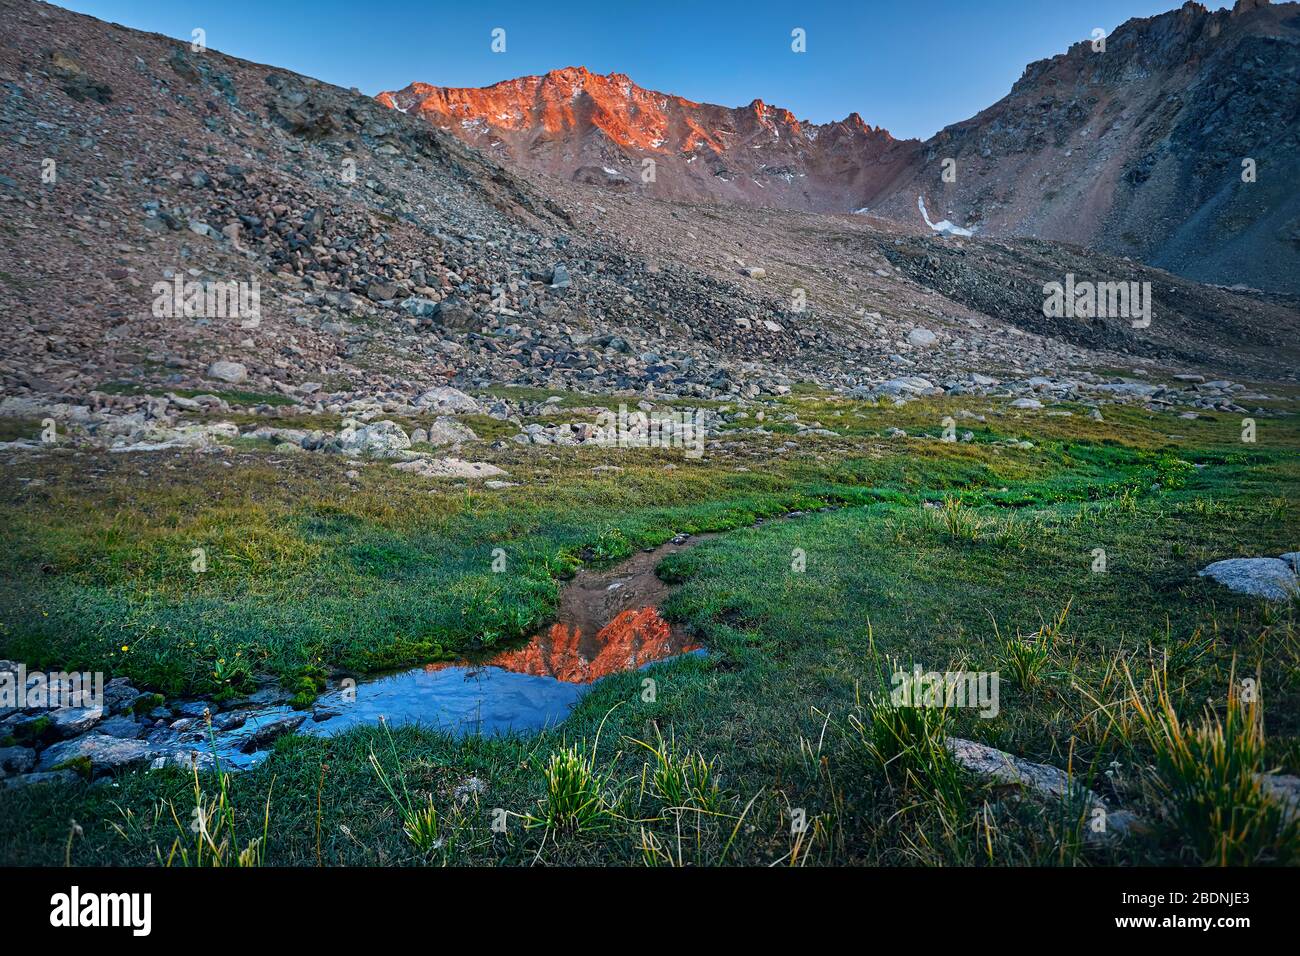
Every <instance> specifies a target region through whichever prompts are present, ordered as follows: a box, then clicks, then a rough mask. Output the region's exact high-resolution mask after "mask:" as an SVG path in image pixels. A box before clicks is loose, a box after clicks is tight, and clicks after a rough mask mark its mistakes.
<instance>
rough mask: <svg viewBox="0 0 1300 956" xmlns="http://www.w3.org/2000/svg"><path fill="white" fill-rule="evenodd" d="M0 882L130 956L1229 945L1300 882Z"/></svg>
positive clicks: (16, 922) (57, 921)
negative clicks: (811, 937) (946, 943)
mask: <svg viewBox="0 0 1300 956" xmlns="http://www.w3.org/2000/svg"><path fill="white" fill-rule="evenodd" d="M0 883H2V884H3V886H4V889H3V891H2V892H3V899H4V900H5V911H6V912H5V917H6V918H5V923H6V928H7V929H8V930H9V931H10V932H14V931H16V933H17V938H16V939H13V940H12V941H14V942H17V939H23V938H26V937H28V935H29V934H30V935H32V936H41V937H44V936H48V937H50V938H53V939H57V938H58V937H60V936H62V937H65V938H66V939H67V940H68V941H73V940H74V939H75V940H76V941H79V942H86V941H91V940H92V939H93V938H103V939H106V940H107V939H108V938H110V937H113V938H116V939H117V940H119V941H121V942H122V943H125V945H126V946H127V947H133V946H135V945H139V944H144V945H148V944H151V943H156V942H162V943H167V944H171V943H184V944H189V945H194V944H196V943H198V944H202V943H203V941H204V940H208V941H209V942H211V943H216V944H221V943H224V942H229V941H230V940H232V939H240V938H248V939H255V940H256V943H257V945H259V946H260V945H262V944H264V943H272V944H273V943H276V942H280V941H283V942H285V943H293V944H297V945H302V944H308V945H311V944H324V945H337V944H340V943H342V942H344V941H346V940H348V939H350V938H354V937H355V938H356V939H358V940H359V941H364V940H365V939H367V938H369V939H371V940H373V934H374V932H375V926H376V921H382V922H383V923H385V924H387V925H388V926H389V927H390V928H396V927H398V926H401V925H405V926H406V927H408V928H409V929H410V930H412V931H418V929H419V927H420V926H421V924H422V923H426V922H433V921H449V922H450V923H451V925H450V926H446V927H444V928H445V929H450V930H453V931H455V925H456V924H457V923H462V922H463V926H464V927H465V928H468V927H469V926H471V925H472V926H474V927H475V928H476V930H475V931H476V932H477V933H483V932H484V931H486V932H487V933H490V934H491V941H492V942H493V943H497V942H499V940H500V937H501V936H502V934H504V935H505V936H506V937H516V936H517V938H519V939H520V940H521V941H529V942H539V941H541V940H544V939H546V938H547V937H550V938H551V939H552V940H554V939H555V936H554V934H556V933H557V932H566V933H567V932H575V931H581V932H583V933H584V935H587V937H588V939H608V940H616V939H620V938H623V937H624V936H625V934H627V933H628V932H630V931H637V932H646V933H650V934H658V933H660V932H665V931H666V932H675V930H673V927H674V926H675V925H676V926H680V925H681V924H680V923H679V922H678V921H679V919H686V920H688V921H689V922H690V923H691V924H692V925H694V924H697V923H699V922H701V921H703V922H704V924H705V925H709V924H715V925H717V926H718V928H720V929H724V928H725V931H726V932H727V933H728V934H729V935H731V934H739V935H741V936H743V935H744V931H745V930H746V929H750V928H752V929H754V930H758V931H760V932H763V933H767V932H769V931H770V930H771V929H773V928H776V927H777V926H779V925H780V924H781V923H782V922H783V921H789V922H791V924H792V928H793V927H797V926H799V925H803V926H804V929H805V931H806V930H807V928H808V925H809V924H808V921H809V920H812V921H813V924H812V925H814V926H815V927H816V929H817V930H818V932H819V933H820V932H821V931H822V930H824V929H825V928H829V927H831V926H834V925H835V924H837V923H840V924H843V925H845V926H846V927H851V929H852V930H853V931H857V932H861V931H862V930H863V929H864V928H865V926H868V925H870V926H873V927H879V928H882V929H884V928H888V926H889V925H891V924H892V925H894V926H897V927H900V928H901V927H906V926H911V927H912V929H913V931H915V930H916V929H917V928H922V927H928V928H929V930H932V931H935V932H939V933H944V934H946V933H950V932H953V931H957V932H960V929H959V924H960V923H961V922H962V921H968V922H969V923H970V928H975V929H979V930H983V931H990V930H993V929H994V928H995V927H998V928H999V929H1000V930H1001V931H1006V930H1011V931H1024V930H1040V931H1046V932H1055V933H1057V934H1061V933H1068V934H1069V936H1068V938H1070V939H1071V940H1076V941H1087V940H1090V939H1094V938H1098V937H1111V936H1125V935H1129V936H1141V937H1145V938H1147V939H1148V940H1150V939H1152V938H1153V937H1155V938H1160V937H1163V938H1185V937H1186V936H1188V935H1190V934H1194V933H1195V934H1201V935H1202V936H1204V937H1206V938H1209V939H1213V940H1215V941H1216V942H1218V941H1225V942H1226V941H1231V940H1232V939H1234V938H1235V937H1236V936H1237V935H1238V934H1241V933H1251V932H1254V931H1258V930H1264V931H1266V932H1269V931H1271V932H1272V933H1278V932H1279V931H1282V930H1284V929H1290V928H1292V927H1294V925H1295V922H1296V909H1295V899H1296V889H1297V884H1298V883H1300V880H1297V874H1296V871H1295V870H1262V869H1251V870H1243V869H1238V870H1176V869H1110V870H1099V869H1074V870H1050V869H1020V870H993V869H942V870H916V869H909V870H880V869H822V870H814V869H807V870H787V871H784V872H783V871H780V870H758V869H743V870H742V869H723V870H680V871H677V872H667V871H663V870H645V869H615V870H597V869H544V868H535V869H531V870H501V869H475V870H414V869H346V868H340V869H317V870H312V869H262V870H161V869H157V870H143V869H116V870H115V869H9V870H0ZM670 894H671V895H670ZM674 901H676V902H675V903H674ZM738 904H739V905H738ZM674 910H677V911H678V912H676V913H674ZM512 914H513V915H512ZM637 927H639V928H640V929H639V930H637V929H636V928H637ZM429 928H433V927H432V926H430V927H429ZM246 933H247V934H249V935H248V936H247V937H245V935H244V934H246ZM607 934H608V935H607ZM1049 938H1050V937H1049Z"/></svg>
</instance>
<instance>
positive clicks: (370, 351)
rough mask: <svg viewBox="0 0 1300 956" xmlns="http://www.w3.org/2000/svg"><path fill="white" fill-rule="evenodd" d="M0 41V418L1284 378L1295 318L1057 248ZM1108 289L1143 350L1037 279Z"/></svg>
mask: <svg viewBox="0 0 1300 956" xmlns="http://www.w3.org/2000/svg"><path fill="white" fill-rule="evenodd" d="M0 27H2V28H3V33H4V36H5V41H6V42H5V43H4V45H3V46H0V88H2V90H3V94H4V95H3V96H2V97H0V169H3V170H4V174H3V175H0V311H3V313H4V315H5V316H6V320H7V323H8V325H7V333H8V334H7V335H6V336H5V338H4V340H3V345H0V385H2V386H3V391H4V402H3V405H2V406H0V407H2V408H3V409H4V410H3V411H0V416H7V417H20V418H28V419H34V420H35V421H37V422H39V421H40V419H42V418H43V417H45V415H46V413H47V412H48V410H49V409H51V408H55V409H60V410H61V411H60V413H59V415H56V416H54V417H59V416H62V417H61V418H60V421H61V422H65V421H67V422H73V423H80V424H78V425H77V427H79V428H80V427H81V426H82V425H85V428H83V429H82V430H83V431H87V432H101V431H102V432H103V434H104V436H106V438H105V441H106V442H111V443H125V444H126V445H127V446H128V447H137V446H138V447H144V446H148V445H150V444H157V443H160V442H172V441H175V442H180V443H182V444H184V443H187V442H191V441H196V442H206V441H209V440H218V441H220V440H224V439H225V438H228V437H230V436H224V438H223V436H222V435H215V436H213V435H207V434H206V433H202V434H200V433H198V432H194V433H192V434H191V433H189V432H177V431H176V430H175V429H172V430H171V431H168V430H166V429H153V430H151V428H150V427H149V424H150V422H153V421H155V420H160V421H172V420H173V419H177V418H187V417H193V416H194V415H197V414H201V413H203V411H204V410H205V409H206V410H208V411H211V410H214V409H215V410H219V411H222V412H224V411H225V410H226V409H227V408H228V407H229V406H230V405H232V404H233V405H236V406H240V407H245V408H248V409H250V410H251V411H252V412H254V413H256V414H271V413H274V414H275V415H276V416H277V417H281V418H283V417H285V416H294V415H302V416H309V415H317V416H320V415H325V414H329V415H336V416H337V415H343V416H347V417H349V418H350V419H352V420H353V424H351V425H344V426H343V428H342V431H340V432H339V434H338V435H333V436H325V435H317V434H316V431H317V429H316V428H313V427H311V426H308V427H305V428H304V429H301V431H303V432H304V433H305V434H304V435H302V436H299V435H296V434H295V435H293V436H291V440H292V442H293V443H298V444H300V445H301V446H302V447H308V446H309V445H310V447H312V448H322V447H325V448H331V447H334V446H335V445H339V446H341V447H342V446H347V445H348V444H349V442H352V441H354V440H355V441H359V442H361V443H362V444H364V443H365V442H366V441H370V440H371V439H372V438H373V439H374V440H376V441H379V440H382V439H384V438H385V436H384V435H371V434H370V433H369V432H364V430H363V429H361V426H360V424H359V423H360V422H368V421H371V420H372V419H374V418H376V417H377V416H378V415H380V414H381V413H384V412H388V413H392V414H400V415H407V416H408V417H415V416H416V415H424V414H427V413H428V412H429V411H430V410H431V409H430V407H429V406H428V403H427V402H423V399H424V398H425V397H426V396H428V395H429V394H430V391H431V390H432V389H435V388H436V387H440V386H445V385H449V386H454V387H456V388H459V389H462V390H464V391H467V392H474V393H477V394H478V396H479V398H480V399H482V398H483V397H484V396H483V390H484V389H486V388H488V387H489V386H500V385H515V386H531V387H534V388H537V389H544V390H547V391H548V392H552V391H555V392H558V391H583V392H589V393H599V392H607V393H608V392H613V393H617V394H622V395H626V396H629V397H631V396H636V397H637V399H638V400H658V399H661V398H664V397H672V396H677V397H681V398H684V399H691V398H699V399H714V400H717V399H727V400H736V401H742V402H743V401H748V400H751V399H755V398H760V397H762V396H770V395H777V394H784V393H786V392H788V391H789V390H790V389H791V388H792V387H794V385H796V384H797V383H800V382H806V383H811V384H814V385H817V386H820V387H823V388H829V389H838V390H842V391H846V392H854V393H855V394H885V395H894V396H899V395H903V394H912V393H916V392H924V393H928V394H935V393H937V392H941V391H948V390H958V391H960V390H970V389H995V388H1001V389H1004V390H1005V389H1011V390H1012V391H1018V390H1019V391H1026V392H1029V391H1032V390H1033V389H1034V388H1036V387H1037V386H1034V385H1032V384H1028V382H1029V380H1031V379H1033V378H1035V377H1042V376H1043V375H1044V374H1047V375H1053V376H1061V377H1063V378H1064V377H1066V376H1069V381H1072V382H1076V383H1077V382H1095V383H1103V382H1104V381H1105V378H1104V377H1099V376H1096V375H1092V374H1091V373H1089V372H1087V371H1086V370H1087V369H1088V368H1111V369H1113V368H1122V367H1125V366H1131V365H1132V364H1133V363H1134V362H1135V360H1136V361H1139V362H1140V363H1142V364H1144V365H1149V366H1150V367H1151V368H1152V369H1155V368H1157V367H1158V365H1169V364H1174V365H1177V366H1179V368H1178V369H1177V370H1178V371H1185V370H1188V368H1187V367H1188V366H1195V367H1205V368H1206V369H1207V370H1209V371H1211V373H1212V374H1209V375H1207V376H1206V378H1208V379H1214V378H1217V377H1218V374H1217V373H1220V372H1234V373H1245V374H1248V375H1253V376H1257V377H1259V378H1264V379H1273V380H1277V379H1285V378H1288V377H1292V376H1293V375H1294V370H1295V368H1296V366H1297V362H1296V361H1295V357H1296V342H1297V341H1298V337H1297V335H1296V332H1297V330H1298V329H1297V327H1298V325H1300V321H1298V320H1297V317H1296V312H1295V309H1294V308H1293V307H1292V306H1291V305H1290V304H1289V303H1287V302H1284V301H1277V300H1273V299H1270V298H1268V297H1265V296H1246V295H1234V294H1231V293H1229V292H1227V291H1224V290H1216V289H1212V288H1208V287H1204V286H1198V285H1195V284H1193V283H1189V282H1186V281H1184V280H1181V279H1177V278H1175V277H1173V276H1170V275H1168V274H1166V273H1162V272H1158V271H1155V270H1149V269H1142V268H1139V267H1137V266H1130V265H1126V264H1124V263H1123V262H1122V260H1117V259H1110V258H1106V257H1096V256H1093V255H1091V254H1089V253H1086V252H1084V251H1082V250H1078V249H1069V248H1065V247H1061V246H1058V245H1056V244H1052V243H1041V242H1039V243H1026V242H1023V241H1020V240H1013V241H1007V242H986V241H984V240H980V239H975V240H962V239H957V238H952V237H941V236H936V235H931V234H928V233H921V232H918V231H917V230H915V229H914V228H910V227H909V228H904V227H900V226H898V225H896V224H894V223H891V222H889V221H887V220H882V219H875V218H872V217H869V216H851V215H849V216H826V215H821V214H814V213H807V212H793V211H788V210H782V209H763V208H758V207H753V206H747V205H743V204H710V205H692V204H689V203H682V202H677V201H669V200H664V199H659V198H655V197H652V196H645V195H641V194H639V193H637V192H635V191H631V190H624V191H610V190H607V189H604V188H600V187H595V186H592V185H590V184H585V183H575V182H572V181H557V180H555V179H553V178H549V177H545V176H541V175H538V174H532V173H519V172H510V171H507V170H506V169H504V168H502V167H501V166H499V165H498V164H497V163H495V162H494V161H493V160H492V158H491V157H490V156H487V155H485V154H483V153H481V152H480V151H478V150H476V149H474V148H471V147H468V146H466V145H464V144H462V143H461V142H459V141H458V140H457V139H456V138H455V137H452V136H450V135H447V134H446V133H444V132H443V131H441V130H439V129H437V128H436V127H434V126H432V125H431V124H429V123H428V122H425V121H424V120H423V119H421V118H420V117H417V116H414V115H403V114H401V113H400V112H397V111H395V110H392V109H388V108H386V107H384V106H383V105H381V104H379V103H376V102H375V101H374V100H373V99H371V98H368V97H365V96H363V95H361V94H360V93H358V92H356V91H348V90H344V89H340V88H338V87H333V86H329V85H327V84H323V83H319V82H317V81H315V80H312V79H310V78H307V77H302V76H298V75H295V74H292V73H289V72H287V71H284V70H279V69H275V68H273V67H267V66H262V65H258V64H253V63H249V62H247V61H242V60H239V59H236V58H233V57H229V56H226V55H224V54H221V53H219V52H217V51H215V50H211V49H209V50H206V51H202V52H195V51H193V50H191V49H190V47H189V44H188V43H183V42H179V41H176V40H173V39H169V38H166V37H161V36H157V35H149V34H144V33H139V32H136V31H131V30H127V29H123V28H120V27H112V26H109V25H106V24H103V23H101V22H99V21H97V20H94V19H92V18H89V17H84V16H80V15H76V14H72V13H69V12H66V11H63V10H60V9H59V8H57V7H51V6H47V5H44V4H39V3H34V2H31V0H0ZM46 170H51V171H53V173H54V175H52V176H51V177H50V178H49V179H48V180H46V179H45V178H44V177H43V173H44V172H45V171H46ZM1117 270H1125V271H1126V275H1127V277H1128V278H1132V279H1134V280H1138V279H1141V280H1145V281H1151V282H1152V283H1153V285H1154V286H1155V287H1156V288H1157V289H1158V290H1159V297H1158V300H1157V301H1158V305H1157V313H1156V314H1157V320H1156V321H1155V322H1154V323H1153V324H1152V326H1151V327H1150V328H1149V329H1144V330H1134V329H1132V328H1131V327H1130V325H1129V323H1128V322H1127V321H1125V320H1109V319H1107V320H1102V319H1093V320H1086V321H1081V320H1076V319H1048V318H1045V317H1044V315H1043V313H1042V308H1041V306H1042V295H1041V286H1042V284H1043V283H1044V282H1046V281H1049V280H1060V279H1061V278H1062V277H1063V276H1064V274H1065V273H1066V272H1067V271H1074V272H1077V273H1079V274H1080V275H1089V274H1091V275H1107V274H1112V273H1114V272H1116V271H1117ZM231 282H236V283H246V284H252V283H254V282H256V283H257V284H258V287H259V289H260V309H259V310H258V313H257V314H256V315H255V316H248V315H238V316H231V315H228V314H224V313H220V312H218V313H210V312H209V311H203V310H200V311H199V312H197V313H196V314H186V312H185V310H183V309H182V310H160V309H159V308H158V298H159V293H158V291H157V290H158V288H159V286H160V285H161V287H162V288H163V289H168V288H170V287H172V286H173V285H174V284H176V283H182V284H189V285H191V286H193V287H195V288H197V289H199V290H201V291H211V290H212V289H214V288H215V287H217V286H220V285H225V284H228V283H231ZM1225 329H1228V330H1229V331H1230V334H1225ZM1071 370H1074V371H1071ZM972 373H993V374H991V375H990V374H982V376H981V378H980V379H978V380H976V379H974V378H972ZM1148 394H1149V393H1148ZM1230 394H1231V393H1229V392H1228V391H1226V390H1225V389H1223V388H1218V389H1217V390H1214V391H1212V392H1211V391H1207V392H1206V395H1205V397H1206V398H1207V400H1211V401H1212V402H1225V401H1228V400H1229V397H1230ZM471 404H472V403H471ZM475 407H476V408H479V406H475ZM479 410H480V411H482V412H484V413H490V414H494V415H501V416H504V417H503V420H505V419H508V418H510V417H511V416H512V415H515V416H516V417H517V413H518V412H519V411H520V409H519V408H510V407H504V406H501V404H500V403H499V402H497V403H494V402H493V401H485V402H484V404H483V406H482V407H481V408H479ZM434 411H442V409H434ZM450 411H453V412H454V411H455V410H454V409H451V410H450ZM173 424H175V422H174V421H173ZM435 425H436V423H433V424H430V425H429V426H428V428H427V429H426V428H423V427H422V429H421V430H425V431H428V432H431V431H432V430H433V428H434V427H435ZM244 427H245V428H247V427H248V426H247V424H245V426H244ZM349 429H351V431H349ZM443 430H444V431H445V430H446V429H445V428H444V429H443ZM358 436H360V437H358ZM274 437H279V438H283V437H284V436H283V435H279V436H274ZM393 437H394V438H396V436H395V435H394V436H393ZM402 437H403V438H405V437H406V436H405V434H403V436H402ZM543 437H546V436H543ZM426 438H427V436H426ZM547 440H550V439H549V438H547Z"/></svg>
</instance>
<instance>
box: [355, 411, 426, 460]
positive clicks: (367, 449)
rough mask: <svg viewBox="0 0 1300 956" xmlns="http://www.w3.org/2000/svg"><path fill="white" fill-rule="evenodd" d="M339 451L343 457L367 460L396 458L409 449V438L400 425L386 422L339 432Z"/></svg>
mask: <svg viewBox="0 0 1300 956" xmlns="http://www.w3.org/2000/svg"><path fill="white" fill-rule="evenodd" d="M338 443H339V450H340V451H341V452H343V454H345V455H352V456H363V457H367V458H396V457H397V456H398V455H400V454H401V453H402V452H404V451H406V450H407V449H408V448H410V447H411V438H410V436H409V435H407V434H406V432H404V431H402V428H401V426H400V425H398V424H397V423H396V422H390V421H388V420H386V419H385V420H384V421H380V422H371V423H370V424H369V425H363V426H362V427H360V428H345V429H343V430H342V431H341V432H339V436H338Z"/></svg>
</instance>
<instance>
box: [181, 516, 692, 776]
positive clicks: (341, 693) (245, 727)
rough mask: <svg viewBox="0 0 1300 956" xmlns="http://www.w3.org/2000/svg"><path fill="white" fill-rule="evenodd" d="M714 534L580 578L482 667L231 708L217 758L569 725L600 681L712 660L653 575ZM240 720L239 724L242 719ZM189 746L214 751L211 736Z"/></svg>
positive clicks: (436, 670)
mask: <svg viewBox="0 0 1300 956" xmlns="http://www.w3.org/2000/svg"><path fill="white" fill-rule="evenodd" d="M709 537H711V535H695V536H688V535H678V536H677V537H676V538H674V539H673V540H672V541H670V542H668V543H666V544H663V545H661V546H659V547H657V548H653V549H651V550H648V551H642V552H640V553H638V554H636V555H634V556H633V557H631V558H629V559H627V560H626V561H624V562H622V563H621V564H619V565H618V566H617V567H615V568H612V569H610V570H607V571H603V572H600V571H590V570H587V569H582V570H579V572H578V573H577V575H576V576H575V577H574V578H573V580H572V581H570V582H569V583H568V584H567V585H566V586H565V588H564V590H563V591H562V592H561V594H560V604H559V608H558V610H557V615H556V621H555V623H554V624H552V625H551V626H550V627H549V628H547V629H546V630H545V631H543V632H541V633H539V634H537V635H535V636H534V637H533V638H532V640H530V641H529V642H528V643H527V644H526V645H525V646H523V647H521V648H518V649H516V650H510V651H504V652H502V653H500V654H497V655H496V656H494V657H492V658H490V659H488V660H486V661H484V662H482V663H471V662H469V661H462V662H448V663H437V664H426V665H424V666H423V667H415V668H411V669H409V670H403V671H398V672H394V673H389V674H380V675H372V676H369V677H366V678H362V679H360V680H358V681H356V683H355V686H350V685H349V686H342V685H334V686H331V687H330V688H329V689H328V690H327V691H326V692H325V693H324V694H323V695H321V697H320V698H318V699H317V701H316V703H315V705H314V706H313V708H312V710H311V711H295V710H293V709H292V708H291V707H289V706H287V705H285V704H268V705H263V706H260V707H254V708H251V709H241V710H232V711H228V712H223V713H220V714H217V715H216V716H215V717H214V719H213V726H214V728H215V729H214V736H215V741H216V753H217V756H218V757H219V758H220V759H221V761H222V764H223V765H225V766H227V767H234V768H245V767H251V766H254V765H256V764H257V763H259V762H261V760H263V759H265V757H266V756H267V754H268V753H269V752H270V749H269V748H270V746H271V744H272V743H273V742H274V739H275V737H277V736H279V735H280V734H283V733H287V732H290V731H292V732H295V733H298V734H307V735H310V736H328V735H330V734H336V733H341V732H343V731H346V730H350V729H351V728H353V727H357V726H361V725H374V724H377V723H379V721H380V719H381V718H382V719H384V720H385V721H386V722H387V723H388V724H389V725H390V726H401V725H403V724H421V725H423V726H426V727H431V728H436V729H439V730H445V731H448V732H451V733H454V734H469V733H478V734H497V733H502V732H506V731H522V732H529V731H537V730H541V729H542V728H545V727H550V726H553V725H555V724H557V723H559V722H560V721H562V720H564V719H565V718H566V717H567V716H568V715H569V712H570V711H571V710H572V709H573V706H574V705H575V704H576V703H577V702H578V701H579V700H580V699H581V698H582V696H583V694H584V693H586V691H587V688H589V687H590V686H591V685H592V684H593V683H594V682H595V681H598V680H600V679H601V678H602V677H605V676H607V675H609V674H613V673H616V672H619V671H628V670H636V669H639V668H643V667H646V666H648V665H650V664H653V663H655V662H656V661H662V660H666V659H668V658H671V657H677V656H679V655H682V654H692V653H703V650H702V649H701V648H700V647H699V646H698V645H696V644H694V643H692V642H691V641H690V639H689V638H688V636H687V635H686V634H685V633H684V632H683V631H682V630H681V629H680V628H678V627H676V626H674V625H671V624H669V623H668V622H667V621H665V620H664V619H663V618H662V617H660V615H659V610H658V609H659V607H660V605H661V604H662V603H663V600H664V598H665V597H667V595H668V593H669V587H668V585H666V584H664V582H663V581H661V580H659V578H658V577H657V576H656V575H655V568H656V567H657V566H658V565H659V562H661V561H662V560H663V559H664V558H665V557H667V556H668V555H670V554H675V553H677V552H679V551H684V550H687V549H689V548H691V547H693V546H695V545H696V544H699V543H701V542H703V541H705V540H707V539H708V538H709ZM241 718H242V719H241ZM187 736H189V737H190V738H191V740H189V741H187V742H186V744H185V745H184V746H185V748H188V749H192V750H197V751H198V752H199V753H205V752H210V751H211V750H212V744H211V741H210V740H209V739H208V736H207V734H206V732H205V733H204V734H202V736H201V739H200V735H198V734H190V735H187Z"/></svg>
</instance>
